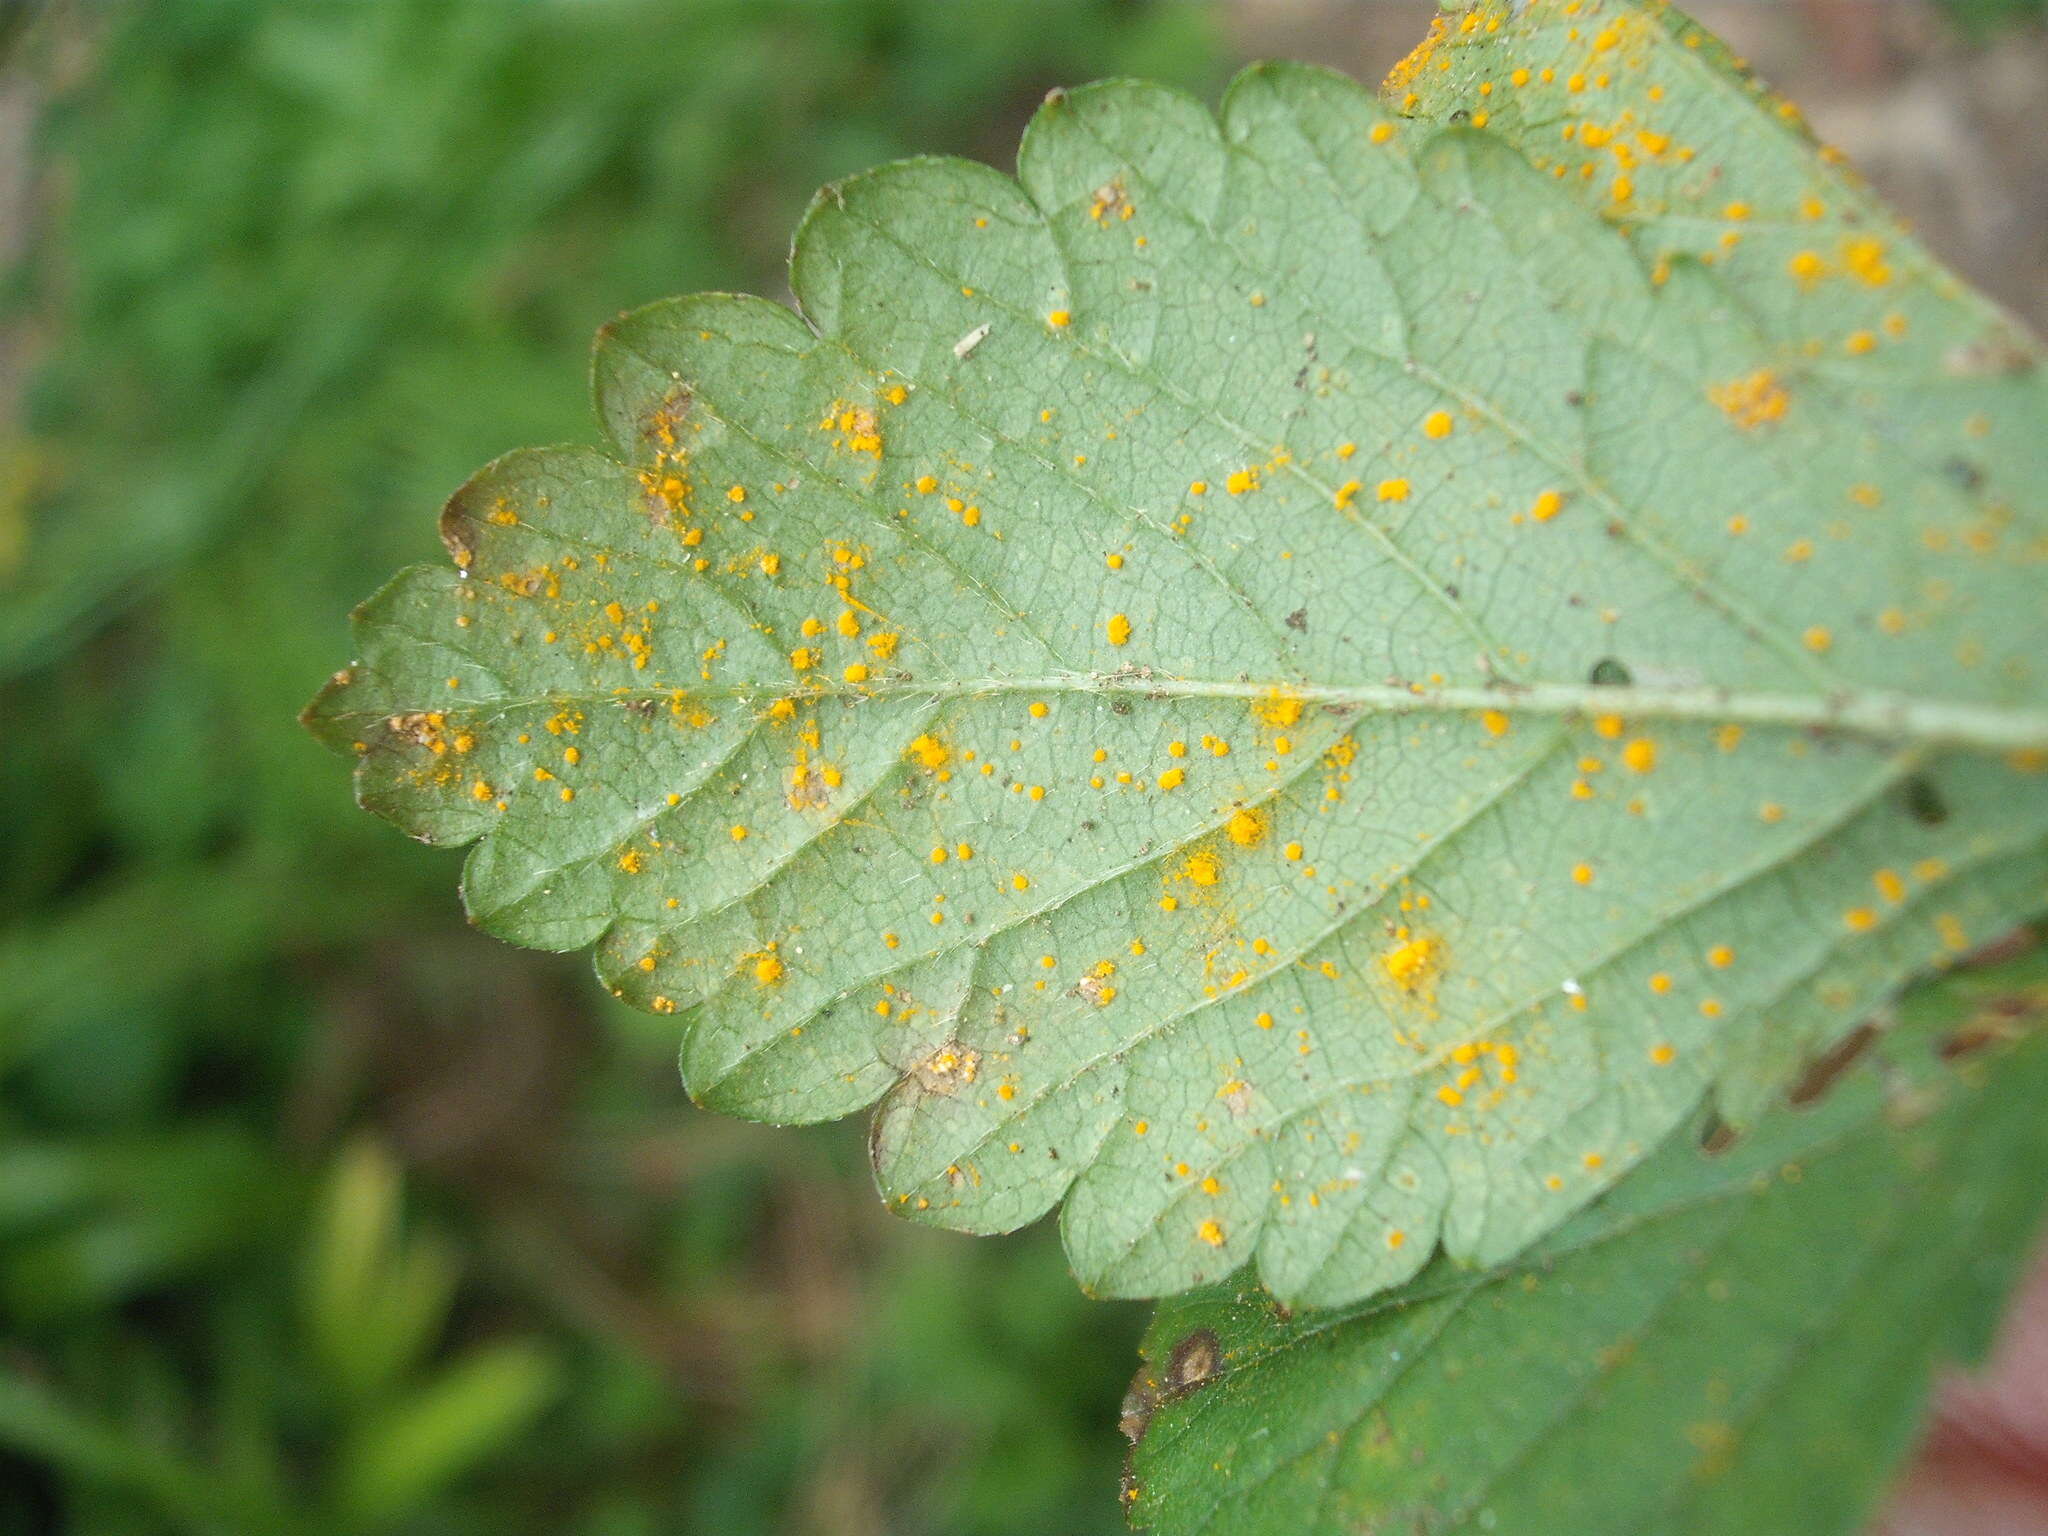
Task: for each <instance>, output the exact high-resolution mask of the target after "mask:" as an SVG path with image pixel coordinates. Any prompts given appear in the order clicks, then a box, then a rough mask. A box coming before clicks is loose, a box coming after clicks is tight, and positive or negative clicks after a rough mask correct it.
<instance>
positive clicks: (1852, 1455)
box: [1125, 950, 2048, 1536]
mask: <svg viewBox="0 0 2048 1536" xmlns="http://www.w3.org/2000/svg"><path fill="white" fill-rule="evenodd" d="M2044 1018H2048V960H2044V956H2043V952H2041V951H2039V950H2036V951H2035V952H2034V953H2033V954H2032V955H2031V956H2028V957H2026V958H2024V959H2022V960H2020V961H2018V962H2015V963H2011V964H2008V965H2006V966H2004V967H2002V968H2000V969H1997V970H1992V971H1986V972H1978V973H1969V974H1959V975H1957V976H1954V977H1951V978H1949V979H1947V980H1945V981H1943V982H1942V983H1940V984H1939V985H1937V986H1934V987H1931V988H1928V989H1926V990H1924V991H1921V992H1919V993H1916V994H1914V996H1913V997H1912V998H1911V999H1910V1000H1909V1001H1908V1004H1907V1006H1906V1010H1905V1021H1904V1023H1903V1024H1902V1025H1901V1026H1900V1027H1899V1028H1898V1029H1897V1030H1896V1032H1894V1033H1891V1034H1888V1035H1886V1036H1883V1037H1881V1038H1880V1039H1879V1042H1878V1044H1877V1046H1876V1048H1875V1049H1874V1050H1872V1051H1870V1052H1869V1053H1868V1056H1867V1058H1866V1059H1865V1060H1864V1061H1862V1062H1861V1063H1859V1064H1857V1065H1856V1066H1854V1067H1853V1068H1851V1069H1850V1070H1849V1075H1848V1076H1846V1077H1844V1078H1842V1079H1841V1080H1840V1081H1839V1083H1836V1084H1834V1085H1832V1086H1829V1085H1826V1084H1824V1083H1823V1082H1822V1081H1821V1080H1820V1079H1818V1078H1817V1079H1815V1080H1814V1082H1813V1084H1812V1087H1813V1091H1814V1092H1815V1093H1817V1094H1822V1095H1824V1096H1823V1097H1821V1098H1820V1101H1819V1102H1818V1103H1810V1106H1809V1107H1805V1108H1780V1109H1777V1110H1775V1111H1773V1112H1771V1113H1770V1114H1768V1115H1766V1116H1765V1117H1763V1118H1762V1119H1761V1120H1760V1121H1759V1122H1758V1124H1757V1126H1756V1128H1755V1130H1754V1132H1753V1133H1752V1134H1751V1135H1749V1136H1748V1137H1746V1138H1744V1139H1743V1140H1742V1141H1740V1142H1738V1143H1737V1144H1736V1145H1735V1147H1734V1148H1733V1149H1732V1150H1729V1151H1727V1152H1725V1153H1723V1154H1722V1155H1720V1156H1718V1157H1714V1158H1708V1157H1704V1156H1702V1155H1701V1153H1700V1151H1699V1148H1698V1146H1697V1145H1696V1140H1697V1132H1698V1130H1699V1129H1701V1127H1694V1128H1692V1129H1691V1130H1688V1131H1685V1132H1681V1133H1679V1134H1677V1135H1675V1136H1673V1137H1672V1138H1671V1140H1670V1141H1669V1142H1668V1143H1667V1144H1666V1145H1665V1146H1664V1147H1663V1148H1662V1149H1661V1150H1660V1151H1659V1152H1658V1153H1657V1154H1656V1156H1655V1157H1653V1158H1652V1159H1651V1160H1650V1161H1649V1162H1647V1163H1646V1164H1645V1165H1644V1166H1643V1167H1642V1168H1641V1169H1640V1170H1639V1171H1638V1172H1637V1174H1636V1175H1635V1176H1634V1177H1633V1178H1631V1179H1630V1180H1629V1181H1628V1182H1627V1183H1625V1184H1623V1185H1622V1186H1620V1187H1619V1188H1617V1189H1616V1190H1614V1191H1613V1192H1612V1193H1611V1194H1609V1195H1607V1196H1606V1197H1604V1198H1603V1199H1602V1200H1601V1201H1599V1202H1598V1203H1597V1204H1596V1205H1594V1206H1593V1207H1592V1208H1591V1209H1589V1210H1588V1211H1586V1212H1585V1213H1584V1214H1582V1215H1581V1216H1579V1217H1578V1218H1576V1219H1575V1220H1574V1221H1573V1222H1571V1223H1570V1224H1569V1225H1568V1226H1566V1227H1565V1228H1564V1230H1562V1231H1560V1232H1558V1233H1557V1234H1555V1235H1554V1236H1553V1237H1551V1238H1550V1239H1548V1240H1547V1241H1546V1242H1544V1243H1542V1244H1541V1245H1539V1246H1538V1247H1537V1248H1536V1249H1535V1250H1534V1251H1533V1252H1532V1253H1530V1254H1529V1255H1527V1256H1526V1257H1524V1258H1523V1259H1521V1260H1519V1261H1517V1262H1516V1263H1515V1264H1514V1265H1512V1266H1510V1267H1508V1268H1504V1269H1499V1270H1494V1271H1491V1272H1488V1273H1484V1274H1469V1273H1460V1272H1457V1271H1455V1270H1453V1269H1452V1268H1451V1267H1450V1266H1449V1265H1446V1264H1443V1263H1438V1264H1436V1265H1434V1266H1432V1267H1431V1268H1430V1269H1429V1270H1427V1271H1425V1272H1424V1273H1423V1274H1422V1275H1420V1276H1418V1277H1417V1278H1416V1279H1415V1280H1414V1281H1413V1282H1411V1283H1410V1284H1408V1285H1407V1286H1405V1287H1403V1288H1402V1289H1400V1290H1398V1291H1395V1292H1393V1293H1392V1294H1390V1295H1386V1296H1381V1297H1378V1298H1376V1299H1375V1300H1373V1301H1372V1302H1371V1303H1369V1304H1367V1305H1364V1306H1355V1307H1348V1308H1342V1309H1337V1310H1332V1311H1327V1312H1317V1313H1313V1314H1308V1313H1303V1314H1296V1315H1295V1316H1293V1317H1287V1316H1284V1315H1282V1314H1279V1313H1276V1311H1275V1309H1274V1307H1273V1306H1272V1304H1271V1302H1270V1300H1269V1299H1267V1298H1264V1297H1261V1296H1260V1295H1259V1294H1258V1293H1257V1292H1256V1291H1251V1290H1245V1291H1242V1292H1235V1293H1233V1292H1231V1291H1228V1290H1216V1291H1210V1292H1204V1293H1197V1294H1195V1295H1190V1296H1186V1297H1182V1298H1179V1299H1177V1300H1175V1301H1173V1302H1170V1303H1167V1304H1165V1305H1163V1306H1162V1307H1161V1308H1160V1310H1159V1313H1158V1315H1157V1316H1156V1318H1155V1319H1154V1322H1153V1327H1152V1330H1151V1333H1150V1335H1149V1337H1148V1341H1147V1347H1146V1359H1147V1365H1146V1367H1145V1368H1144V1369H1142V1370H1141V1371H1140V1372H1139V1375H1138V1379H1137V1381H1136V1382H1135V1383H1134V1384H1133V1387H1132V1394H1131V1397H1130V1399H1129V1400H1128V1402H1127V1404H1126V1416H1125V1429H1126V1432H1127V1433H1128V1434H1130V1435H1131V1436H1132V1437H1133V1438H1134V1440H1135V1442H1136V1443H1135V1446H1134V1449H1133V1469H1132V1480H1131V1484H1130V1488H1129V1492H1130V1493H1131V1497H1132V1501H1133V1502H1132V1518H1133V1520H1134V1521H1135V1522H1136V1523H1138V1524H1140V1525H1144V1526H1147V1527H1149V1528H1150V1529H1152V1530H1153V1531H1155V1532H1157V1533H1159V1536H1195V1533H1197V1532H1203V1531H1230V1532H1233V1533H1237V1536H1256V1533H1260V1532H1266V1531H1272V1532H1286V1533H1287V1536H1320V1533H1324V1532H1328V1533H1331V1536H1335V1533H1337V1532H1350V1531H1359V1530H1375V1531H1377V1530H1403V1531H1406V1530H1428V1531H1459V1530H1480V1531H1488V1530H1498V1531H1513V1532H1515V1533H1516V1536H1544V1533H1548V1532H1553V1531H1556V1532H1565V1531H1569V1532H1572V1533H1574V1536H1610V1533H1612V1536H1663V1533H1674V1536H1675V1533H1678V1532H1684V1533H1686V1536H1711V1533H1717V1532H1729V1533H1731V1536H1733V1533H1741V1536H1776V1533H1780V1532H1782V1533H1785V1536H1832V1533H1835V1532H1844V1533H1846V1532H1852V1531H1855V1530H1858V1529H1860V1528H1861V1523H1862V1521H1863V1520H1864V1519H1865V1518H1867V1516H1868V1514H1869V1512H1870V1508H1871V1506H1872V1504H1873V1503H1874V1502H1875V1500H1876V1498H1877V1496H1878V1494H1879V1492H1880V1491H1881V1490H1882V1488H1883V1486H1884V1484H1885V1482H1886V1480H1887V1478H1888V1476H1889V1474H1890V1473H1891V1470H1892V1468H1893V1467H1894V1465H1895V1464H1896V1463H1897V1462H1898V1460H1899V1459H1900V1457H1901V1456H1902V1455H1903V1454H1904V1453H1905V1452H1906V1450H1907V1449H1908V1448H1909V1447H1910V1446H1911V1444H1912V1442H1913V1439H1914V1436H1915V1434H1916V1432H1917V1430H1918V1427H1919V1424H1920V1420H1921V1414H1922V1411H1923V1408H1922V1405H1923V1402H1924V1399H1925V1395H1926V1390H1927V1384H1928V1381H1929V1378H1930V1376H1931V1373H1932V1370H1933V1367H1934V1366H1935V1365H1936V1364H1937V1363H1938V1362H1940V1361H1943V1360H1952V1359H1968V1358H1974V1357H1975V1356H1977V1355H1978V1354H1980V1353H1981V1352H1982V1350H1983V1348H1984V1346H1985V1344H1986V1342H1987V1341H1988V1338H1989V1336H1990V1333H1991V1330H1992V1327H1993V1325H1994V1324H1995V1323H1996V1321H1997V1319H1998V1315H1999V1311H2000V1307H2001V1304H2002V1302H2003V1300H2004V1298H2005V1293H2006V1291H2007V1289H2008V1288H2009V1286H2010V1284H2011V1282H2012V1280H2013V1279H2014V1277H2015V1274H2016V1272H2017V1269H2018V1267H2019V1266H2020V1264H2021V1263H2022V1262H2023V1261H2024V1260H2025V1258H2026V1257H2027V1254H2028V1251H2029V1248H2030V1246H2031V1244H2032V1240H2033V1237H2034V1235H2035V1233H2036V1231H2037V1230H2038V1227H2039V1223H2040V1214H2041V1208H2042V1204H2043V1200H2044V1197H2048V1120H2044V1118H2043V1117H2042V1115H2041V1104H2042V1101H2043V1097H2044V1095H2048V1036H2044V1034H2043V1033H2042V1029H2041V1025H2042V1023H2043V1021H2044ZM2015 1039H2016V1040H2017V1043H2014V1041H2015ZM1987 1047H1989V1048H1987ZM1959 1053H1960V1054H1959ZM1950 1057H1952V1058H1955V1059H1953V1060H1944V1059H1943V1058H1950ZM1834 1065H1835V1066H1837V1067H1839V1066H1840V1065H1841V1063H1840V1062H1839V1061H1838V1062H1836V1063H1835V1064H1834Z"/></svg>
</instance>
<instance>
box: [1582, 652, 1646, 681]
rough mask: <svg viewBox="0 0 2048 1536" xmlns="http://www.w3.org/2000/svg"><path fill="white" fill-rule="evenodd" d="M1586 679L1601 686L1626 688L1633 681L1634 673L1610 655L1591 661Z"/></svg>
mask: <svg viewBox="0 0 2048 1536" xmlns="http://www.w3.org/2000/svg"><path fill="white" fill-rule="evenodd" d="M1586 680H1587V681H1588V682H1591V683H1593V684H1595V685H1597V686H1599V687H1602V688H1626V687H1627V686H1628V685H1629V684H1630V683H1632V682H1634V681H1635V674H1634V673H1632V672H1630V671H1629V669H1628V668H1627V667H1625V666H1623V665H1622V664H1621V663H1620V662H1618V661H1616V660H1615V659H1614V658H1613V657H1612V656H1602V657H1601V658H1600V659H1599V660H1598V661H1596V662H1594V663H1593V670H1592V671H1591V672H1590V673H1588V674H1587V679H1586Z"/></svg>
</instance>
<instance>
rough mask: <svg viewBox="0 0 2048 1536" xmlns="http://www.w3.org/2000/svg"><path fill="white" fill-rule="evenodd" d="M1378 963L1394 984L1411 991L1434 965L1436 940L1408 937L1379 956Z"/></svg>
mask: <svg viewBox="0 0 2048 1536" xmlns="http://www.w3.org/2000/svg"><path fill="white" fill-rule="evenodd" d="M1380 964H1381V965H1382V966H1383V967H1385V968H1386V972H1387V975H1388V976H1389V977H1390V978H1392V980H1393V982H1394V985H1396V986H1398V987H1401V988H1403V989H1404V990H1407V991H1411V992H1412V991H1413V990H1414V989H1415V988H1416V987H1417V986H1418V985H1420V984H1421V983H1422V982H1423V981H1424V980H1425V979H1426V978H1427V977H1428V976H1429V973H1430V972H1431V971H1432V970H1433V969H1434V968H1435V966H1436V941H1435V940H1433V939H1427V938H1418V939H1410V940H1409V941H1408V942H1407V943H1405V944H1403V945H1401V946H1400V947H1399V948H1397V949H1391V950H1389V951H1387V953H1386V954H1384V955H1382V956H1381V957H1380Z"/></svg>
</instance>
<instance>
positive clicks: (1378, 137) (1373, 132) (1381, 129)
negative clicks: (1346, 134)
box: [1365, 123, 1394, 144]
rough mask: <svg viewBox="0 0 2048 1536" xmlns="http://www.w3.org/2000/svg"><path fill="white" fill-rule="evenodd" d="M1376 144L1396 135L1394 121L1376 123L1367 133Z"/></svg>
mask: <svg viewBox="0 0 2048 1536" xmlns="http://www.w3.org/2000/svg"><path fill="white" fill-rule="evenodd" d="M1365 136H1366V137H1367V138H1368V139H1370V140H1372V142H1373V143H1375V144H1384V143H1386V142H1387V140H1389V139H1391V138H1392V137H1393V136H1394V125H1393V124H1392V123H1374V124H1373V125H1372V127H1371V128H1370V129H1369V130H1368V131H1367V133H1366V135H1365Z"/></svg>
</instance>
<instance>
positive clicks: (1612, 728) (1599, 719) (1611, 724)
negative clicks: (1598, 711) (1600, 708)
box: [1593, 715, 1628, 741]
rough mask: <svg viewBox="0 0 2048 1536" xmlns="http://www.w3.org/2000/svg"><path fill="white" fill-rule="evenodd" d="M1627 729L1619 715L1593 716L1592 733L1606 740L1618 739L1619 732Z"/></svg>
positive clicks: (1619, 737) (1619, 736)
mask: <svg viewBox="0 0 2048 1536" xmlns="http://www.w3.org/2000/svg"><path fill="white" fill-rule="evenodd" d="M1627 729H1628V727H1627V726H1626V725H1625V724H1624V723H1623V722H1622V718H1621V716H1619V715H1595V716H1594V717H1593V730H1594V733H1595V734H1596V735H1599V736H1601V737H1604V738H1605V739H1606V740H1608V741H1619V740H1620V739H1621V733H1622V732H1623V731H1625V730H1627Z"/></svg>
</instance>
